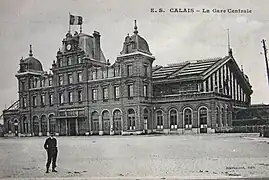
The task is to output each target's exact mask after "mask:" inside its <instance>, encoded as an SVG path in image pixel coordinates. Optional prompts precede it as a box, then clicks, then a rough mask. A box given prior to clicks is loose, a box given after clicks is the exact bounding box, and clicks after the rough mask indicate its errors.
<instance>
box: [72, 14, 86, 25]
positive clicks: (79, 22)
mask: <svg viewBox="0 0 269 180" xmlns="http://www.w3.org/2000/svg"><path fill="white" fill-rule="evenodd" d="M69 16H70V18H69V24H70V25H82V22H83V18H82V16H74V15H72V14H70V15H69Z"/></svg>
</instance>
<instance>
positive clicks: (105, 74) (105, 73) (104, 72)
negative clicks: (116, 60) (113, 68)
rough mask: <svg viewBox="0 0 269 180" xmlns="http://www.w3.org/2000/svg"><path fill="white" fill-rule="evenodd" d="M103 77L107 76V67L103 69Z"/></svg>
mask: <svg viewBox="0 0 269 180" xmlns="http://www.w3.org/2000/svg"><path fill="white" fill-rule="evenodd" d="M103 78H107V70H106V69H104V70H103Z"/></svg>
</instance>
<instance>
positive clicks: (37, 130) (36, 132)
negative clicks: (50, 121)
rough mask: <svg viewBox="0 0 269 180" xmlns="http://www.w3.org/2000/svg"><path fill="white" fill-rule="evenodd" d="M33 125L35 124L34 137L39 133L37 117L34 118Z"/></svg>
mask: <svg viewBox="0 0 269 180" xmlns="http://www.w3.org/2000/svg"><path fill="white" fill-rule="evenodd" d="M33 122H34V123H33V124H34V129H33V130H34V135H35V136H37V135H38V133H39V120H38V117H37V116H34V117H33Z"/></svg>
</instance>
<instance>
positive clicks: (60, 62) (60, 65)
mask: <svg viewBox="0 0 269 180" xmlns="http://www.w3.org/2000/svg"><path fill="white" fill-rule="evenodd" d="M58 61H59V67H63V60H62V59H59V60H58Z"/></svg>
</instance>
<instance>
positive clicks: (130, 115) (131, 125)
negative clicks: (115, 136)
mask: <svg viewBox="0 0 269 180" xmlns="http://www.w3.org/2000/svg"><path fill="white" fill-rule="evenodd" d="M128 127H129V129H130V130H135V112H134V110H133V109H129V110H128Z"/></svg>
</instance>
